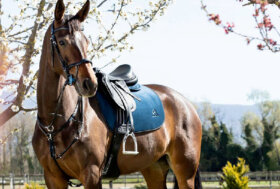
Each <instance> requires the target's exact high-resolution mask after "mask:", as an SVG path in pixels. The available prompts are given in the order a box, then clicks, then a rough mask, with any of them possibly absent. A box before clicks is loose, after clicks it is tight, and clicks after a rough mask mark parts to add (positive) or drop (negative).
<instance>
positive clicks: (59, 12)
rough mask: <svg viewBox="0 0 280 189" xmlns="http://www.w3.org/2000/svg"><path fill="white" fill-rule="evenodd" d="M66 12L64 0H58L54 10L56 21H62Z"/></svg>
mask: <svg viewBox="0 0 280 189" xmlns="http://www.w3.org/2000/svg"><path fill="white" fill-rule="evenodd" d="M64 12H65V5H64V3H63V0H58V1H57V3H56V6H55V11H54V16H55V21H57V22H61V21H62V19H63V16H64Z"/></svg>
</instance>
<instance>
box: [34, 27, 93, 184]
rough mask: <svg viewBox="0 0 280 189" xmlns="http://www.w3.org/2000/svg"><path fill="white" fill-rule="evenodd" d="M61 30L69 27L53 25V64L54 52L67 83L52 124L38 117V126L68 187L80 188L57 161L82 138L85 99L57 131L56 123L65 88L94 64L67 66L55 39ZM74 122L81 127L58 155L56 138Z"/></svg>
mask: <svg viewBox="0 0 280 189" xmlns="http://www.w3.org/2000/svg"><path fill="white" fill-rule="evenodd" d="M60 30H69V28H68V27H59V28H56V29H54V23H53V24H52V25H51V39H50V40H51V45H52V46H51V48H52V61H53V64H54V52H56V54H57V55H58V58H59V61H60V63H61V65H62V67H63V70H64V72H65V74H66V78H67V79H66V81H65V83H64V85H63V87H62V89H61V91H60V94H59V96H58V103H57V105H56V108H55V113H54V117H53V119H52V121H51V123H50V124H49V125H44V124H43V123H42V121H41V119H40V117H39V115H37V122H38V125H39V128H40V130H41V131H42V133H43V134H44V135H45V136H46V137H47V139H48V142H49V147H50V154H51V157H52V159H53V160H54V162H55V164H56V165H57V167H58V168H59V169H60V171H61V172H62V173H63V174H64V175H65V177H66V179H67V180H68V185H70V186H74V187H79V186H81V185H82V184H75V183H73V182H71V181H70V177H69V176H68V175H67V174H66V173H65V172H64V171H63V170H62V168H61V167H60V166H59V164H58V162H57V160H58V159H61V158H62V157H63V155H64V154H65V153H66V152H67V151H68V150H69V149H70V148H71V146H72V145H73V144H75V143H76V142H77V141H78V140H79V139H80V137H81V133H82V131H83V128H84V120H83V118H84V107H83V97H81V96H79V97H78V100H77V104H76V107H75V109H74V111H73V113H72V114H71V116H70V117H69V118H68V120H67V121H66V122H65V123H64V124H63V125H62V126H61V127H60V128H59V129H57V130H54V123H55V121H56V119H57V117H58V116H59V114H58V110H59V107H60V106H61V104H62V103H61V102H62V96H63V93H64V90H65V87H66V86H67V85H70V86H72V85H73V84H75V83H76V78H77V75H78V70H79V66H80V65H82V64H86V63H90V64H91V65H92V62H91V61H90V60H87V59H82V60H81V61H80V62H76V63H72V64H67V62H66V61H65V60H64V59H63V57H62V55H61V53H60V51H59V48H58V45H57V40H56V37H55V35H54V34H55V32H57V31H60ZM73 67H76V76H75V77H74V76H73V75H72V74H70V70H71V69H72V68H73ZM78 112H79V117H80V118H79V119H78V120H76V119H75V117H76V115H77V113H78ZM72 121H75V122H78V123H79V125H78V130H77V132H76V136H74V139H73V140H72V142H71V143H70V144H69V145H68V146H67V147H66V148H65V150H64V151H63V152H61V153H59V154H58V155H57V154H56V147H55V141H54V138H55V136H56V135H57V134H58V133H60V132H61V131H63V130H64V129H65V128H67V127H68V126H69V125H70V123H71V122H72Z"/></svg>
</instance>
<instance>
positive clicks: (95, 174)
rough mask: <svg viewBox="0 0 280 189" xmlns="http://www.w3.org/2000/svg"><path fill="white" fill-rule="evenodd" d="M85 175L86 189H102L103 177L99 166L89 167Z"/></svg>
mask: <svg viewBox="0 0 280 189" xmlns="http://www.w3.org/2000/svg"><path fill="white" fill-rule="evenodd" d="M83 175H84V176H83V185H84V187H85V188H86V189H102V182H101V175H100V171H99V168H98V167H97V166H95V165H94V166H91V167H89V168H88V169H86V170H85V171H84V172H83Z"/></svg>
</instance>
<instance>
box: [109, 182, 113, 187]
mask: <svg viewBox="0 0 280 189" xmlns="http://www.w3.org/2000/svg"><path fill="white" fill-rule="evenodd" d="M109 188H110V189H113V181H111V180H110V181H109Z"/></svg>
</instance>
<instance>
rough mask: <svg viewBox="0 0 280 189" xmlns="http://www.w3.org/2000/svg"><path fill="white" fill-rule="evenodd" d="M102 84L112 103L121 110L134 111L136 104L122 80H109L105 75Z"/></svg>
mask: <svg viewBox="0 0 280 189" xmlns="http://www.w3.org/2000/svg"><path fill="white" fill-rule="evenodd" d="M102 83H103V84H104V86H105V87H106V91H107V92H108V93H109V95H110V96H111V98H112V100H113V102H115V104H116V105H117V106H118V107H120V108H121V109H123V110H127V109H128V108H129V109H130V110H131V111H134V110H135V109H136V103H135V100H134V98H133V95H131V94H130V90H129V88H128V87H127V85H126V83H125V81H123V80H113V81H112V80H110V77H108V76H107V75H105V76H103V78H102Z"/></svg>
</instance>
